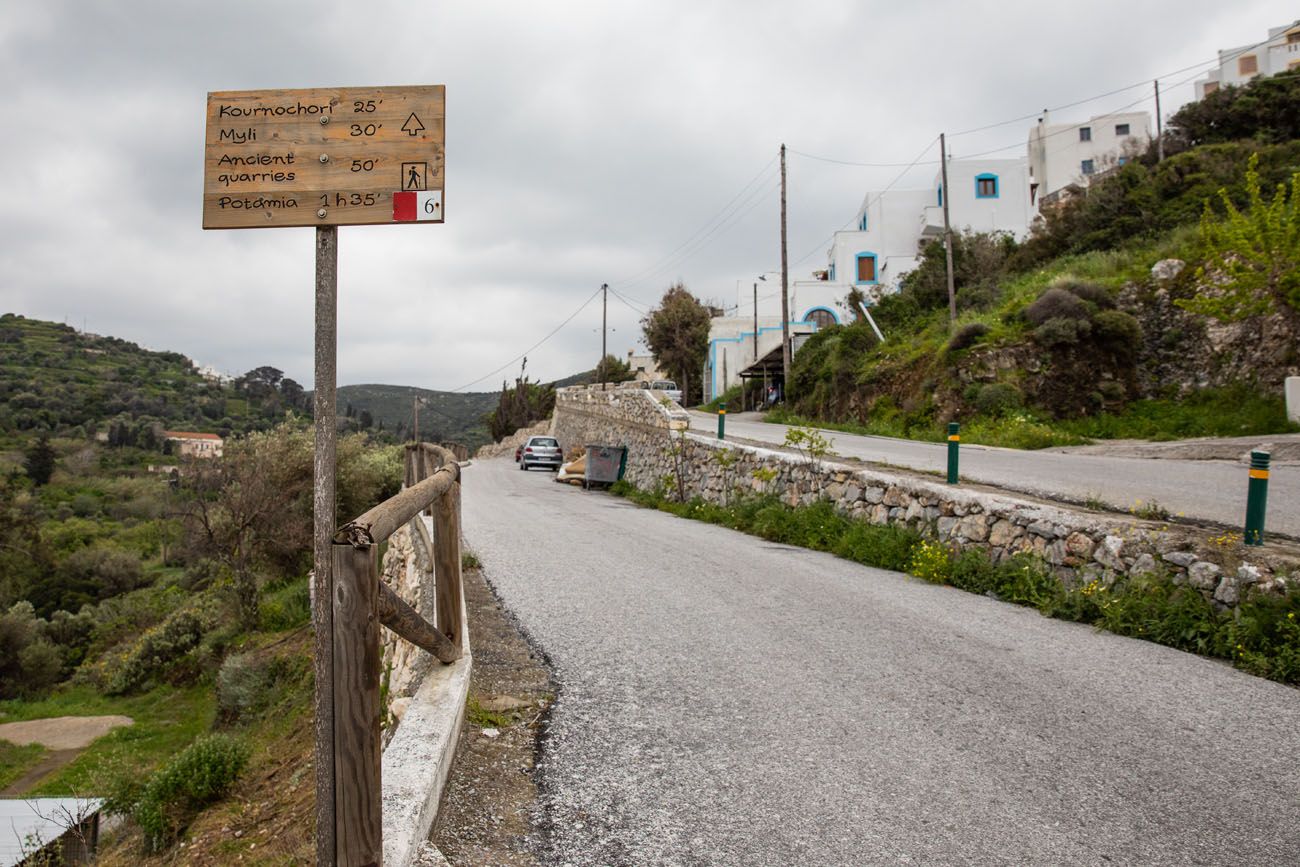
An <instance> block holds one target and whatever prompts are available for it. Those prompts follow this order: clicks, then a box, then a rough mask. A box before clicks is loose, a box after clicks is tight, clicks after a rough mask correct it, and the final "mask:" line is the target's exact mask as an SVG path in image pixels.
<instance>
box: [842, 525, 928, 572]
mask: <svg viewBox="0 0 1300 867" xmlns="http://www.w3.org/2000/svg"><path fill="white" fill-rule="evenodd" d="M920 541H921V535H920V534H919V533H917V532H916V531H915V530H911V529H909V528H908V527H906V526H900V525H895V524H883V525H876V524H867V523H864V522H862V521H850V522H849V526H848V528H847V529H846V530H845V531H844V532H843V534H841V535H840V538H839V539H838V540H836V542H835V547H834V548H833V551H834V553H835V555H836V556H838V557H843V558H844V559H846V560H853V561H855V562H857V563H861V564H863V565H865V566H875V567H876V568H878V569H891V570H893V571H895V572H902V571H904V570H905V569H906V568H907V564H908V563H910V562H911V560H912V550H913V549H914V548H915V547H916V546H917V545H918V544H919V543H920Z"/></svg>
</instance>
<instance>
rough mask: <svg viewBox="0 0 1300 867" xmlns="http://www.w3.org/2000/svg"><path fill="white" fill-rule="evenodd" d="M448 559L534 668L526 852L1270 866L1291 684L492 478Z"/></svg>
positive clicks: (573, 861)
mask: <svg viewBox="0 0 1300 867" xmlns="http://www.w3.org/2000/svg"><path fill="white" fill-rule="evenodd" d="M464 525H465V530H464V532H465V536H466V540H467V542H468V545H469V547H470V549H471V550H473V551H474V552H475V553H476V554H477V555H478V557H479V558H480V559H481V560H482V562H483V565H484V570H485V574H486V576H487V577H488V579H489V580H490V581H491V582H492V584H493V585H494V587H495V588H496V590H497V592H498V593H499V594H500V596H501V599H502V601H503V602H504V604H505V605H506V607H507V608H508V609H509V610H510V611H512V612H513V613H514V614H515V616H516V617H517V618H518V620H519V622H520V624H521V626H522V627H523V628H524V629H525V631H526V632H527V633H528V634H529V635H530V636H531V637H532V639H533V640H534V641H535V642H536V643H537V644H538V646H539V647H540V649H541V650H542V651H543V652H544V653H545V654H546V655H547V657H548V659H549V661H550V663H551V664H552V665H553V667H554V671H555V676H556V679H557V682H558V683H559V693H558V698H557V701H556V703H555V705H554V708H553V711H552V713H551V717H550V720H549V724H548V728H547V730H546V732H545V734H544V736H543V741H542V743H543V746H542V755H541V756H540V759H539V762H538V774H539V783H540V786H541V790H542V798H543V802H544V803H543V810H544V828H545V830H546V833H545V835H544V839H543V841H542V842H541V844H540V845H541V852H540V856H541V857H540V861H541V863H543V864H554V865H561V864H568V865H597V864H603V865H640V864H653V865H714V864H717V865H781V867H787V865H864V864H900V863H903V864H907V863H910V864H1017V865H1020V864H1044V865H1046V864H1052V865H1059V864H1071V865H1076V864H1081V865H1087V864H1098V865H1100V864H1143V865H1160V864H1169V865H1184V864H1233V865H1254V864H1258V865H1277V864H1283V863H1295V859H1296V853H1297V852H1300V810H1297V809H1296V807H1297V804H1300V775H1297V774H1296V772H1295V768H1296V756H1297V755H1300V693H1298V692H1297V691H1296V690H1294V689H1291V688H1289V687H1284V686H1281V685H1278V684H1275V683H1271V682H1269V681H1265V680H1261V679H1258V678H1254V677H1250V676H1248V675H1245V674H1242V673H1240V672H1238V671H1235V670H1233V669H1232V668H1230V667H1229V666H1227V665H1224V664H1222V663H1219V662H1213V661H1209V660H1205V659H1201V658H1198V657H1195V656H1192V655H1189V654H1185V653H1181V652H1178V651H1175V650H1170V649H1168V648H1163V647H1159V646H1157V645H1154V644H1148V643H1146V642H1141V641H1136V640H1131V639H1127V638H1120V637H1117V636H1114V635H1109V634H1105V633H1099V632H1095V631H1094V630H1092V629H1091V628H1088V627H1085V626H1080V625H1077V624H1068V623H1062V622H1059V621H1053V620H1048V619H1045V618H1043V617H1041V616H1039V615H1038V614H1037V613H1035V612H1034V611H1031V610H1028V609H1024V608H1018V607H1015V606H1012V605H1008V604H1004V603H999V602H996V601H994V600H991V599H988V598H985V597H983V596H977V595H972V594H967V593H963V592H961V591H958V590H954V589H951V588H945V587H937V586H933V585H929V584H925V583H922V582H919V581H916V580H914V579H909V578H907V577H906V576H903V575H900V574H898V573H893V572H885V571H882V570H878V569H870V568H866V567H862V566H858V565H856V564H853V563H850V562H847V561H844V560H838V559H836V558H834V557H832V556H830V555H827V554H821V553H816V552H810V551H805V550H801V549H795V548H790V547H786V546H782V545H774V544H771V543H767V542H764V541H762V540H760V539H756V538H754V537H750V536H745V535H742V534H739V533H735V532H733V531H730V530H726V529H722V528H719V527H714V526H710V525H706V524H702V523H697V522H693V521H686V520H681V519H677V518H674V517H672V516H670V515H667V514H664V513H661V512H655V511H649V510H643V509H639V508H637V507H636V506H633V505H632V504H630V503H628V502H626V501H624V500H620V499H618V498H615V497H612V496H610V495H608V494H604V493H594V492H593V493H586V492H583V491H582V490H581V489H579V488H574V487H570V486H567V485H559V484H556V483H554V482H553V481H552V475H551V474H550V473H545V472H536V471H533V472H529V473H522V472H519V471H518V469H517V468H516V466H515V464H514V463H513V462H512V461H510V459H509V458H498V459H493V460H486V461H479V462H477V463H476V464H475V465H474V466H471V467H469V468H468V469H467V470H466V472H465V481H464Z"/></svg>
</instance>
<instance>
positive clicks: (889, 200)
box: [740, 159, 1037, 326]
mask: <svg viewBox="0 0 1300 867" xmlns="http://www.w3.org/2000/svg"><path fill="white" fill-rule="evenodd" d="M942 177H943V175H942V173H941V172H936V173H935V177H934V181H933V183H932V184H931V185H930V187H929V188H928V189H924V190H891V191H888V192H883V193H876V192H872V193H867V195H866V196H865V197H864V198H863V200H862V204H861V206H860V207H859V208H858V213H857V215H856V217H855V218H854V222H855V227H854V228H853V229H849V230H845V231H840V232H836V233H835V235H834V236H833V238H832V239H831V246H830V249H829V250H828V251H827V257H826V258H827V264H826V270H825V271H821V272H817V275H816V276H817V278H818V279H815V280H800V281H796V282H794V283H792V284H791V291H790V318H791V319H794V320H796V321H799V320H811V321H814V322H816V323H817V324H818V325H819V326H825V325H829V324H831V323H832V322H835V323H842V322H845V321H848V320H851V319H854V318H856V311H850V310H848V309H847V308H846V306H845V304H844V299H845V297H846V296H847V295H848V294H849V290H850V289H852V288H855V287H856V288H857V289H859V290H861V291H862V292H863V293H864V294H865V295H866V297H867V301H868V303H870V302H872V301H875V300H877V299H879V298H880V297H882V296H884V295H888V294H892V293H894V292H897V291H898V289H899V284H900V282H901V281H902V279H903V277H904V275H906V274H907V273H908V272H909V271H912V270H913V269H915V268H916V266H917V264H918V263H919V262H920V256H921V248H922V246H923V245H924V244H925V243H926V242H927V241H930V240H934V239H938V238H942V237H943V196H944V191H943V182H942ZM948 184H949V186H950V187H952V193H951V196H950V198H949V200H948V219H949V222H950V223H951V225H952V230H953V231H954V232H961V231H964V230H971V231H976V232H1008V233H1010V234H1012V235H1014V236H1015V237H1017V238H1023V237H1024V236H1025V235H1026V234H1028V232H1029V227H1030V225H1031V224H1032V223H1033V220H1034V217H1035V216H1036V215H1037V209H1036V208H1035V206H1034V202H1033V200H1032V189H1031V187H1030V181H1029V164H1028V162H1027V161H1026V160H1025V159H1005V160H988V159H980V160H949V162H948ZM740 302H741V308H742V310H743V309H752V304H748V303H747V302H748V299H745V298H742V299H740ZM772 303H775V304H776V305H777V306H776V308H775V312H776V313H777V314H778V315H779V310H780V307H779V305H780V295H779V293H778V294H777V296H776V298H775V301H774V302H769V303H767V304H766V305H765V304H764V302H762V301H761V300H760V303H759V314H760V315H769V314H771V313H772V312H774V311H773V307H772ZM778 321H779V320H778Z"/></svg>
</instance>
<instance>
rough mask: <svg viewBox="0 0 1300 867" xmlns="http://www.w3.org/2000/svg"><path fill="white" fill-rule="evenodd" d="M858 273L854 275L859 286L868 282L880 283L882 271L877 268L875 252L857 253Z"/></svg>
mask: <svg viewBox="0 0 1300 867" xmlns="http://www.w3.org/2000/svg"><path fill="white" fill-rule="evenodd" d="M857 265H858V268H857V273H856V274H855V275H854V276H855V277H856V278H857V279H855V280H854V281H853V282H854V283H856V284H858V285H859V286H861V285H864V284H868V283H878V282H879V280H878V277H879V274H880V272H879V271H878V270H877V269H876V254H875V253H870V252H867V253H859V254H858V255H857Z"/></svg>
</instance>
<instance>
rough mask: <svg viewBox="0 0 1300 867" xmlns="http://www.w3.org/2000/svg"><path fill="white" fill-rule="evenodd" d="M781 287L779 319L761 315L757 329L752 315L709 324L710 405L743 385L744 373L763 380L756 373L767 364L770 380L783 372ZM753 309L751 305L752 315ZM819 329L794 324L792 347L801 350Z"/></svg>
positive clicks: (707, 396)
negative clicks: (730, 389) (711, 401)
mask: <svg viewBox="0 0 1300 867" xmlns="http://www.w3.org/2000/svg"><path fill="white" fill-rule="evenodd" d="M759 285H760V286H761V285H762V284H759ZM777 286H778V292H777V299H776V305H777V313H776V315H775V316H759V317H758V327H757V329H755V325H754V318H753V316H752V315H749V316H725V317H717V318H715V319H714V320H713V321H712V322H710V323H709V354H708V356H707V358H706V361H705V368H704V401H705V402H706V403H707V402H708V401H710V400H713V399H714V398H715V397H717V396H718V395H720V394H722V393H723V392H725V391H726V390H727V389H728V388H731V387H732V386H733V385H739V384H740V382H741V374H742V373H747V374H748V375H750V376H755V377H756V378H760V377H761V376H762V374H761V373H757V374H756V373H755V371H758V370H760V369H761V368H762V367H763V366H764V363H766V366H767V368H768V370H769V371H770V373H769V376H770V377H775V376H776V375H777V374H778V373H779V371H780V369H781V367H782V364H781V311H780V306H781V299H780V291H779V287H780V284H779V283H778V284H777ZM760 306H761V305H760ZM791 309H792V310H793V309H794V308H793V307H791ZM752 310H753V304H752V302H751V304H750V311H751V314H752ZM792 318H793V317H792ZM816 330H817V324H816V323H815V322H813V321H806V322H803V321H799V322H791V323H790V343H791V346H792V348H793V349H796V350H797V349H798V348H799V346H800V345H802V343H803V341H804V340H806V339H807V338H808V336H809V335H810V334H812V333H813V332H814V331H816Z"/></svg>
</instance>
